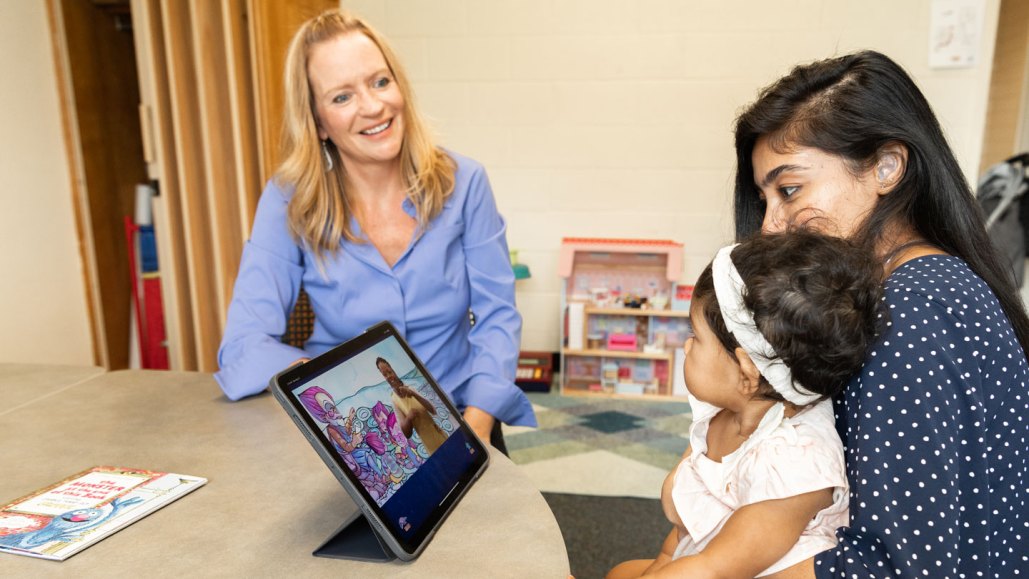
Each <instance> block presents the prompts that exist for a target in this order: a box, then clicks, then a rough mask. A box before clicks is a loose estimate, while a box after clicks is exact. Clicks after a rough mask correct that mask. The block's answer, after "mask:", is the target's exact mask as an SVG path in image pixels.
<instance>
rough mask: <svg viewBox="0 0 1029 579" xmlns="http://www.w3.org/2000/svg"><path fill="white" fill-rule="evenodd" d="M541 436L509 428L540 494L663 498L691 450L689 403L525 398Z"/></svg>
mask: <svg viewBox="0 0 1029 579" xmlns="http://www.w3.org/2000/svg"><path fill="white" fill-rule="evenodd" d="M528 396H529V400H530V401H531V402H532V404H533V407H534V408H535V409H536V418H537V420H538V421H539V428H523V427H508V426H505V427H504V439H505V441H506V443H507V447H508V451H509V452H510V454H511V459H512V460H513V461H514V462H515V463H517V464H520V465H522V468H523V469H524V471H525V472H526V473H527V474H528V475H529V477H530V478H532V479H533V480H534V481H535V482H536V484H537V485H538V486H539V489H540V490H541V491H546V492H556V493H571V494H581V495H600V496H623V497H643V498H658V497H659V496H660V493H661V483H662V482H663V481H664V479H665V476H666V475H667V474H668V472H669V471H670V470H671V469H672V467H674V466H675V465H676V464H678V462H679V459H680V457H681V456H682V453H683V452H684V451H685V450H686V446H687V444H688V435H689V426H690V422H691V418H692V414H691V412H690V406H689V404H688V403H686V402H685V401H682V402H679V401H671V400H647V399H642V398H641V399H640V400H635V399H624V398H619V399H614V398H604V397H590V396H561V395H559V394H550V393H538V392H530V393H528Z"/></svg>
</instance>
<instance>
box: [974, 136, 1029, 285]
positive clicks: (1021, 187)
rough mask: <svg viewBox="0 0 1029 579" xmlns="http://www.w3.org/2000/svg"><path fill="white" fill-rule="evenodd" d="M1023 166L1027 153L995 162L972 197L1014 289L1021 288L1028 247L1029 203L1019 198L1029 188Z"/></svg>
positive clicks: (1028, 160) (1028, 156)
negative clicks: (1002, 257)
mask: <svg viewBox="0 0 1029 579" xmlns="http://www.w3.org/2000/svg"><path fill="white" fill-rule="evenodd" d="M1027 166H1029V153H1022V154H1021V155H1015V156H1014V157H1011V158H1010V159H1008V160H1006V161H1004V162H1003V163H997V164H996V165H994V166H992V167H990V168H989V169H987V170H986V172H985V173H983V176H982V177H980V178H979V188H978V190H977V191H976V194H975V197H976V200H978V201H979V206H980V207H982V209H983V214H984V215H985V216H986V232H987V233H988V234H989V235H990V241H992V242H993V246H994V247H995V248H996V249H997V251H998V252H999V253H1000V254H1001V255H1002V256H1004V257H1005V258H1006V259H1007V260H1008V263H1010V264H1011V273H1012V274H1013V276H1014V280H1015V285H1016V286H1017V287H1022V281H1023V279H1022V278H1023V277H1024V274H1025V257H1026V249H1027V248H1029V239H1027V238H1029V203H1022V195H1023V194H1024V193H1025V192H1026V189H1029V179H1027V176H1026V168H1027Z"/></svg>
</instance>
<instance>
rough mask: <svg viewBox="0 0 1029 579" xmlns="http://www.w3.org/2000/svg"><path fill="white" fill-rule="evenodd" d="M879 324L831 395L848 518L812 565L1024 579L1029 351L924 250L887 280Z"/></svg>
mask: <svg viewBox="0 0 1029 579" xmlns="http://www.w3.org/2000/svg"><path fill="white" fill-rule="evenodd" d="M884 301H885V304H886V309H887V310H888V312H889V317H888V320H889V321H888V326H887V327H886V330H885V331H884V333H883V335H882V336H881V337H880V339H879V342H878V343H877V344H876V346H875V348H874V349H873V351H872V352H871V354H870V357H869V359H868V361H867V362H866V363H865V366H864V368H863V369H862V371H861V373H860V374H859V375H858V376H856V377H855V378H854V379H853V380H852V381H851V383H850V384H849V385H848V387H847V389H846V391H845V392H844V393H843V395H842V396H841V397H840V398H839V399H838V400H836V421H837V428H838V429H839V431H840V437H841V438H842V439H843V444H844V446H845V448H846V459H847V476H848V477H849V479H850V487H851V498H850V518H851V521H850V526H849V527H844V528H842V529H840V530H838V531H837V536H838V538H839V544H838V545H837V547H836V548H835V549H832V550H829V551H825V552H823V553H822V554H820V555H818V556H817V557H816V558H815V563H816V565H815V570H816V575H817V576H818V577H820V578H826V577H846V578H860V579H865V578H869V577H933V578H937V577H954V578H961V577H967V578H973V577H987V578H1009V577H1027V578H1029V509H1027V502H1029V364H1027V363H1026V359H1025V355H1024V354H1023V352H1022V349H1021V347H1020V346H1019V344H1018V340H1017V338H1016V337H1015V333H1014V330H1013V329H1012V327H1011V324H1010V323H1009V322H1008V319H1007V317H1006V316H1005V315H1004V313H1003V311H1002V310H1001V308H1000V304H999V302H997V299H996V297H995V296H994V295H993V292H992V291H991V290H990V289H989V287H988V286H987V285H986V284H985V283H984V282H983V281H982V279H980V278H979V277H978V276H976V275H975V274H974V273H972V271H971V269H969V267H968V266H967V265H966V264H965V262H964V261H962V260H960V259H958V258H955V257H951V256H927V257H922V258H919V259H916V260H912V261H909V262H907V263H905V264H904V265H902V266H901V267H899V268H898V269H897V270H896V271H894V272H893V274H892V275H891V276H890V278H889V279H888V280H887V282H886V295H885V298H884Z"/></svg>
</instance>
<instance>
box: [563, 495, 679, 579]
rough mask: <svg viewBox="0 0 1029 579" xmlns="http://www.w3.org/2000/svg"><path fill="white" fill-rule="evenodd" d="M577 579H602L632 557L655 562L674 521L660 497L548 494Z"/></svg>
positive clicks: (572, 570) (570, 565)
mask: <svg viewBox="0 0 1029 579" xmlns="http://www.w3.org/2000/svg"><path fill="white" fill-rule="evenodd" d="M543 498H544V499H546V500H547V504H548V505H550V510H551V511H552V512H553V513H554V518H555V519H556V520H557V524H558V526H560V527H561V535H562V536H563V537H564V540H565V547H566V549H567V550H568V565H569V567H570V569H571V573H572V575H573V576H574V577H575V579H599V578H602V577H604V575H606V574H607V572H608V571H610V570H611V568H612V567H614V566H615V565H617V564H619V563H621V562H622V561H629V560H631V559H653V558H654V557H656V556H657V554H658V552H660V551H661V543H662V542H663V541H664V539H665V536H667V535H668V531H669V530H671V528H672V526H671V523H669V522H668V520H667V519H665V516H664V513H663V511H662V510H661V502H660V501H658V500H657V499H641V498H635V497H598V496H587V495H569V494H563V493H543Z"/></svg>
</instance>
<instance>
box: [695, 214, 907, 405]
mask: <svg viewBox="0 0 1029 579" xmlns="http://www.w3.org/2000/svg"><path fill="white" fill-rule="evenodd" d="M732 261H733V264H734V265H735V266H736V269H737V270H738V271H739V272H740V277H741V278H743V282H744V284H746V290H745V292H744V296H743V302H744V304H745V305H746V307H747V308H748V309H749V310H750V311H751V312H752V313H753V314H754V322H755V324H756V325H757V327H758V330H759V331H760V332H761V334H762V335H764V337H765V339H766V340H768V343H769V344H771V345H772V348H774V349H775V352H776V354H778V355H779V358H781V359H782V361H783V362H785V363H786V364H787V365H788V366H789V367H790V370H791V371H792V373H793V379H794V380H796V381H797V382H798V383H800V385H801V386H803V387H804V388H807V389H808V390H810V391H811V392H814V393H817V394H820V395H821V396H823V397H833V396H836V395H837V394H839V393H840V392H842V391H843V388H844V387H845V386H846V385H847V382H848V381H849V380H850V378H851V377H852V376H853V375H854V374H855V373H857V371H858V370H860V368H861V365H862V364H863V363H864V360H865V356H866V355H867V354H868V350H869V349H870V348H871V347H872V344H873V342H874V341H875V339H876V337H877V336H878V335H879V333H880V331H881V329H882V327H883V324H884V322H885V316H886V313H885V310H884V309H883V308H882V305H881V304H882V295H883V289H882V282H883V268H882V263H881V262H880V260H879V259H877V258H876V256H875V255H873V254H872V252H871V251H869V250H868V249H865V248H862V247H859V246H858V245H856V244H854V243H852V242H850V241H847V240H845V239H841V238H838V237H831V236H828V235H824V234H820V233H816V232H813V231H809V230H795V231H789V232H786V233H776V234H767V235H757V236H754V237H750V238H748V239H746V240H744V241H743V242H742V243H741V244H740V245H739V246H738V247H736V248H735V249H733V251H732ZM693 299H694V300H699V301H700V305H701V307H702V308H703V310H702V311H703V315H704V319H705V321H707V323H708V326H709V327H710V328H711V330H712V331H713V332H714V333H715V335H716V336H717V337H718V339H719V341H720V342H721V343H722V345H723V346H724V347H725V349H726V350H728V351H729V353H730V354H733V355H734V357H735V354H734V352H735V350H736V348H738V347H739V343H738V342H737V341H736V339H735V338H734V337H733V335H732V334H731V333H730V332H729V331H728V329H726V326H725V322H724V321H723V319H722V313H721V310H719V307H718V298H717V297H716V295H715V291H714V283H713V280H712V277H711V266H710V265H708V266H707V269H705V270H704V272H703V273H702V274H700V278H699V279H698V280H697V283H696V285H695V287H694V290H693ZM761 382H762V388H761V391H760V395H761V396H764V397H765V398H770V399H774V400H783V398H782V396H781V395H779V394H778V393H777V392H776V391H775V390H774V389H773V388H772V387H771V385H769V384H768V383H767V382H766V381H765V380H764V378H762V380H761Z"/></svg>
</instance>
